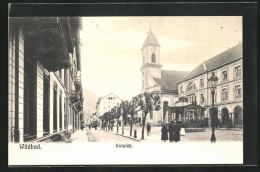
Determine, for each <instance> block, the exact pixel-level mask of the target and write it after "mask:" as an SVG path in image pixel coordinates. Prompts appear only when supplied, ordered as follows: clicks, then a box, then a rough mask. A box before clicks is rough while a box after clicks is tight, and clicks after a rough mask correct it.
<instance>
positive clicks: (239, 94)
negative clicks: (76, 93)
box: [235, 85, 241, 99]
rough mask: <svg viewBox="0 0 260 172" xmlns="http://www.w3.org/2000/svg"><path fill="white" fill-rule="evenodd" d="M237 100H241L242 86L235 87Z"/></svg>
mask: <svg viewBox="0 0 260 172" xmlns="http://www.w3.org/2000/svg"><path fill="white" fill-rule="evenodd" d="M235 98H236V99H239V98H241V86H240V85H236V86H235Z"/></svg>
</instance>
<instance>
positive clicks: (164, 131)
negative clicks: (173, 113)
mask: <svg viewBox="0 0 260 172" xmlns="http://www.w3.org/2000/svg"><path fill="white" fill-rule="evenodd" d="M161 132H162V136H161V140H163V141H164V142H166V140H168V129H167V127H166V125H165V124H163V126H162V129H161Z"/></svg>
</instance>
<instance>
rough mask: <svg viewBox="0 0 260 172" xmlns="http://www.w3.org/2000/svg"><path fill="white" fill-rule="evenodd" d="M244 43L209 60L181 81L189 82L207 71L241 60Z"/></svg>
mask: <svg viewBox="0 0 260 172" xmlns="http://www.w3.org/2000/svg"><path fill="white" fill-rule="evenodd" d="M242 45H243V44H242V43H239V44H237V45H236V46H234V47H232V48H230V49H228V50H226V51H224V52H222V53H220V54H218V55H216V56H214V57H212V58H210V59H208V60H207V61H205V62H203V63H201V64H200V65H198V66H197V67H196V68H195V69H193V70H192V71H191V72H190V73H188V74H187V75H186V76H184V77H183V78H182V79H181V80H180V81H179V83H180V82H183V81H186V80H189V79H191V78H193V77H195V76H198V75H201V74H203V73H205V72H206V70H208V71H210V70H213V69H215V68H217V67H220V66H222V65H224V64H226V63H228V62H231V61H233V60H235V59H238V58H241V57H242V55H243V53H242Z"/></svg>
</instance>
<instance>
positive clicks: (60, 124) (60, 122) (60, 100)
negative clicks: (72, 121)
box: [59, 90, 62, 131]
mask: <svg viewBox="0 0 260 172" xmlns="http://www.w3.org/2000/svg"><path fill="white" fill-rule="evenodd" d="M59 105H60V110H59V111H60V121H59V127H60V131H61V130H62V91H61V90H60V97H59Z"/></svg>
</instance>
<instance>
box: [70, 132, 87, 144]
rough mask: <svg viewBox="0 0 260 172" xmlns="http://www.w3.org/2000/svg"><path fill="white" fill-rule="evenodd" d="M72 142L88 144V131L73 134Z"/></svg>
mask: <svg viewBox="0 0 260 172" xmlns="http://www.w3.org/2000/svg"><path fill="white" fill-rule="evenodd" d="M70 140H71V141H72V142H75V141H76V142H88V136H87V133H86V129H84V130H77V131H76V132H75V133H73V134H71V137H70Z"/></svg>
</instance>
